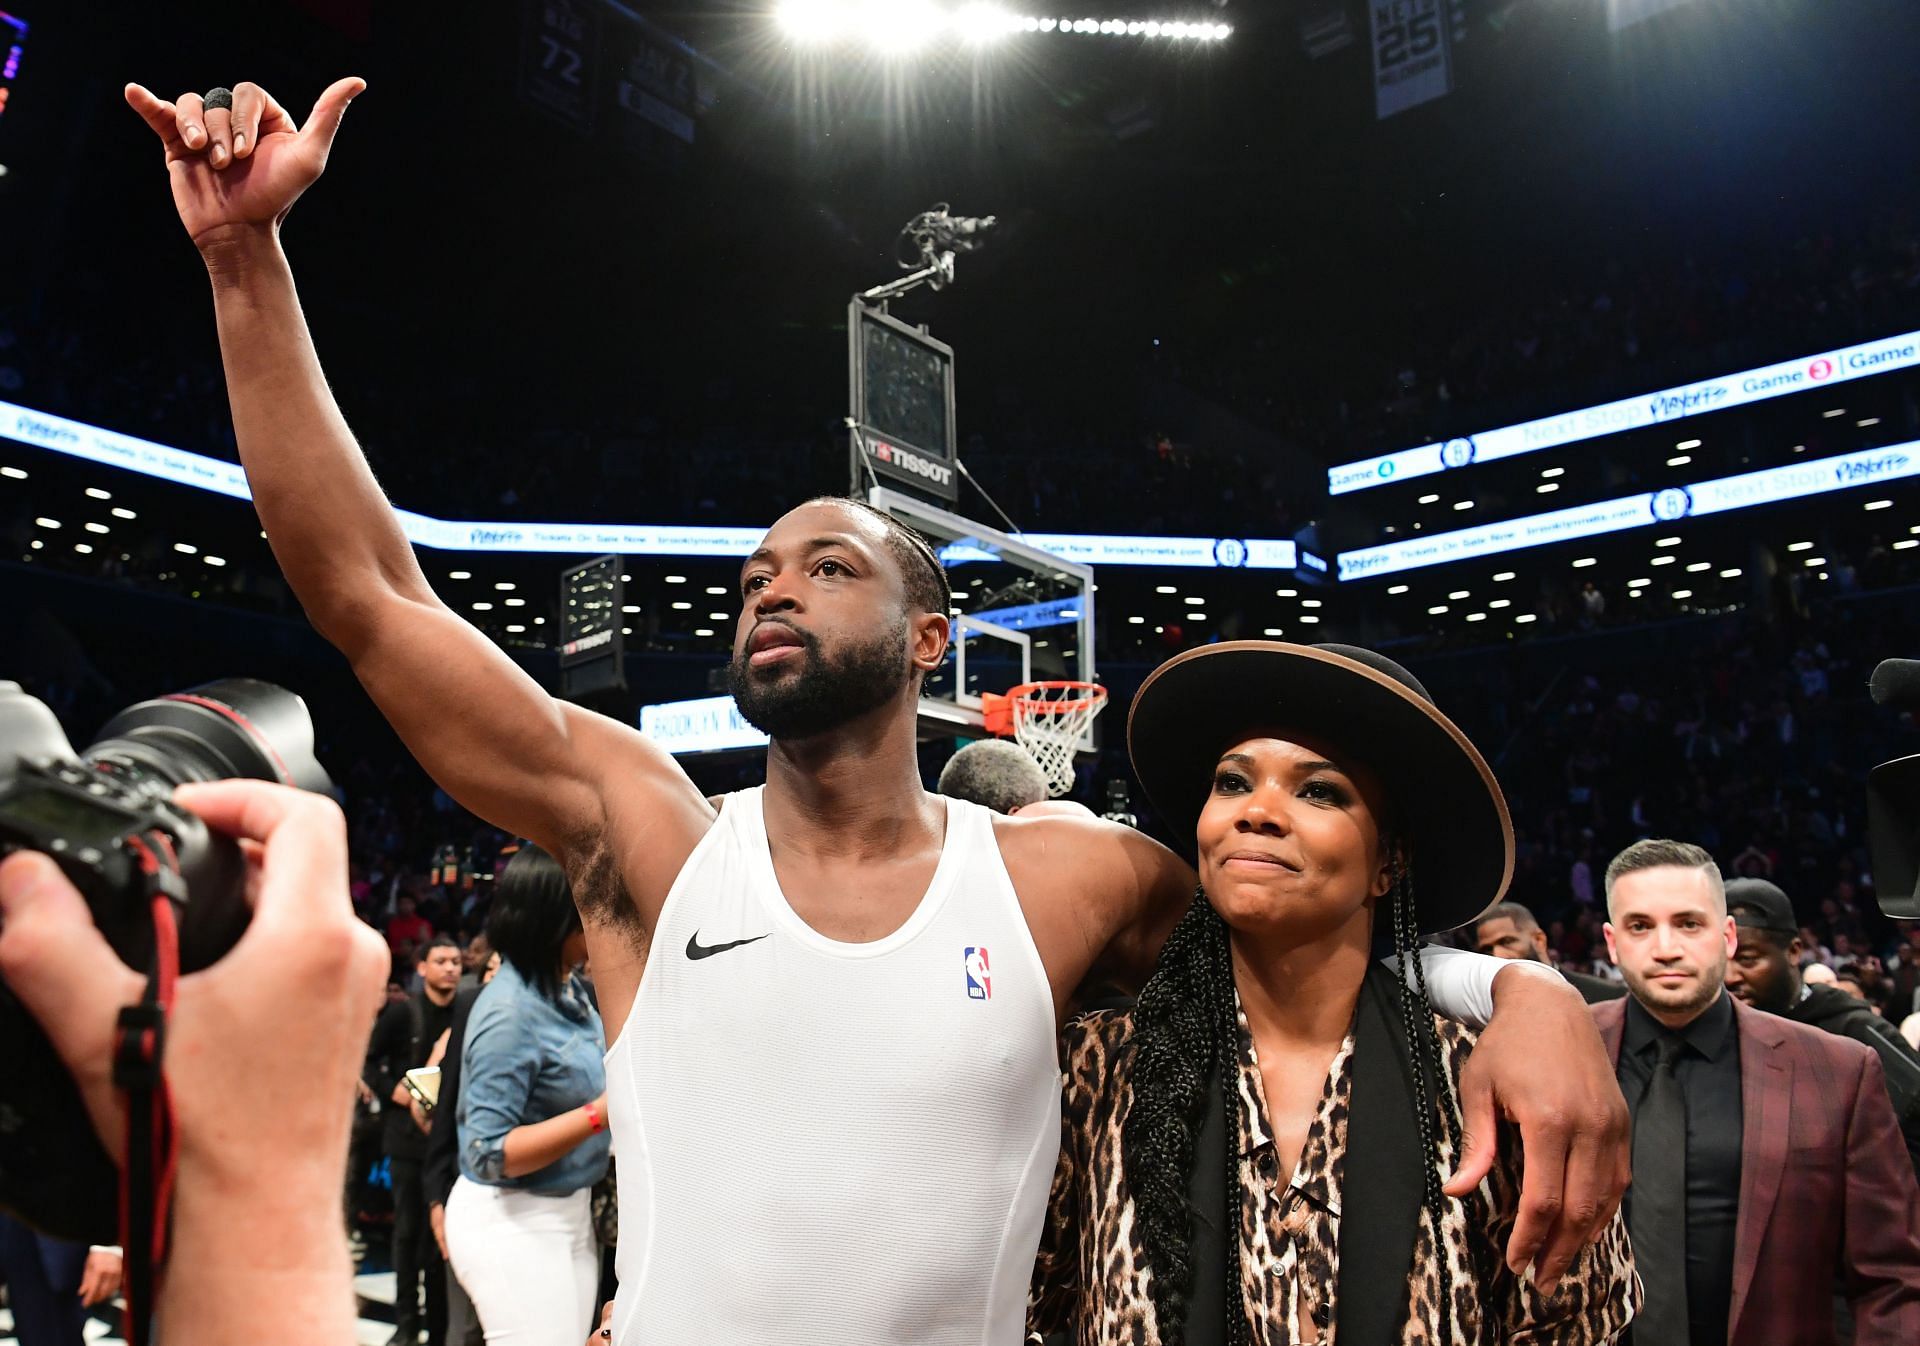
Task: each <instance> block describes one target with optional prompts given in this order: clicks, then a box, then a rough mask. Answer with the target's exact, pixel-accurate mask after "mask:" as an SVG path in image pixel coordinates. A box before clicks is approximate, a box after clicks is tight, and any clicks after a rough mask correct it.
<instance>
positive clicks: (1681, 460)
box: [1667, 453, 1693, 467]
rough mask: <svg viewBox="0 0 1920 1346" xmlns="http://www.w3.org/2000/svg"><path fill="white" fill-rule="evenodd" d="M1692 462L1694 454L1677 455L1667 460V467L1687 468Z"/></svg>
mask: <svg viewBox="0 0 1920 1346" xmlns="http://www.w3.org/2000/svg"><path fill="white" fill-rule="evenodd" d="M1692 461H1693V455H1692V454H1690V453H1676V454H1675V455H1674V456H1673V457H1671V458H1669V459H1667V466H1668V467H1685V466H1686V465H1687V464H1688V463H1690V462H1692Z"/></svg>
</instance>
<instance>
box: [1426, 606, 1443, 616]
mask: <svg viewBox="0 0 1920 1346" xmlns="http://www.w3.org/2000/svg"><path fill="white" fill-rule="evenodd" d="M1446 610H1447V605H1446V604H1445V603H1435V604H1434V605H1433V606H1432V607H1430V608H1428V609H1427V616H1429V617H1438V616H1440V615H1441V614H1442V613H1444V612H1445V611H1446Z"/></svg>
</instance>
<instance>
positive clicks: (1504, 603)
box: [1487, 598, 1513, 609]
mask: <svg viewBox="0 0 1920 1346" xmlns="http://www.w3.org/2000/svg"><path fill="white" fill-rule="evenodd" d="M1487 606H1488V607H1490V608H1494V609H1499V608H1510V607H1512V606H1513V600H1512V599H1511V598H1496V599H1494V600H1493V601H1492V602H1491V603H1489V604H1487Z"/></svg>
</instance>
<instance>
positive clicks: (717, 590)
mask: <svg viewBox="0 0 1920 1346" xmlns="http://www.w3.org/2000/svg"><path fill="white" fill-rule="evenodd" d="M730 592H731V590H729V589H728V588H727V586H726V585H724V584H709V585H708V586H707V593H708V595H709V596H711V597H713V598H725V597H726V596H727V594H728V593H730ZM954 597H955V598H965V597H966V595H965V594H955V595H954Z"/></svg>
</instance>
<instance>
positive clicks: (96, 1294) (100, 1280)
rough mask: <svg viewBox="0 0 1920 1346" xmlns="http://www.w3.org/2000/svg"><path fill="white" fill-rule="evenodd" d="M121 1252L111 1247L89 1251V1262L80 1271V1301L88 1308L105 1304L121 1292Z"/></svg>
mask: <svg viewBox="0 0 1920 1346" xmlns="http://www.w3.org/2000/svg"><path fill="white" fill-rule="evenodd" d="M120 1268H121V1257H120V1254H119V1253H117V1252H115V1251H114V1250H113V1249H111V1248H95V1249H93V1250H91V1251H90V1252H88V1253H87V1264H86V1267H85V1269H83V1270H82V1271H81V1273H80V1302H81V1303H82V1304H84V1305H86V1306H87V1307H88V1308H92V1307H93V1306H94V1305H96V1304H104V1303H106V1302H107V1301H108V1300H109V1299H112V1298H113V1297H114V1296H115V1295H117V1294H119V1293H120Z"/></svg>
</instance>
